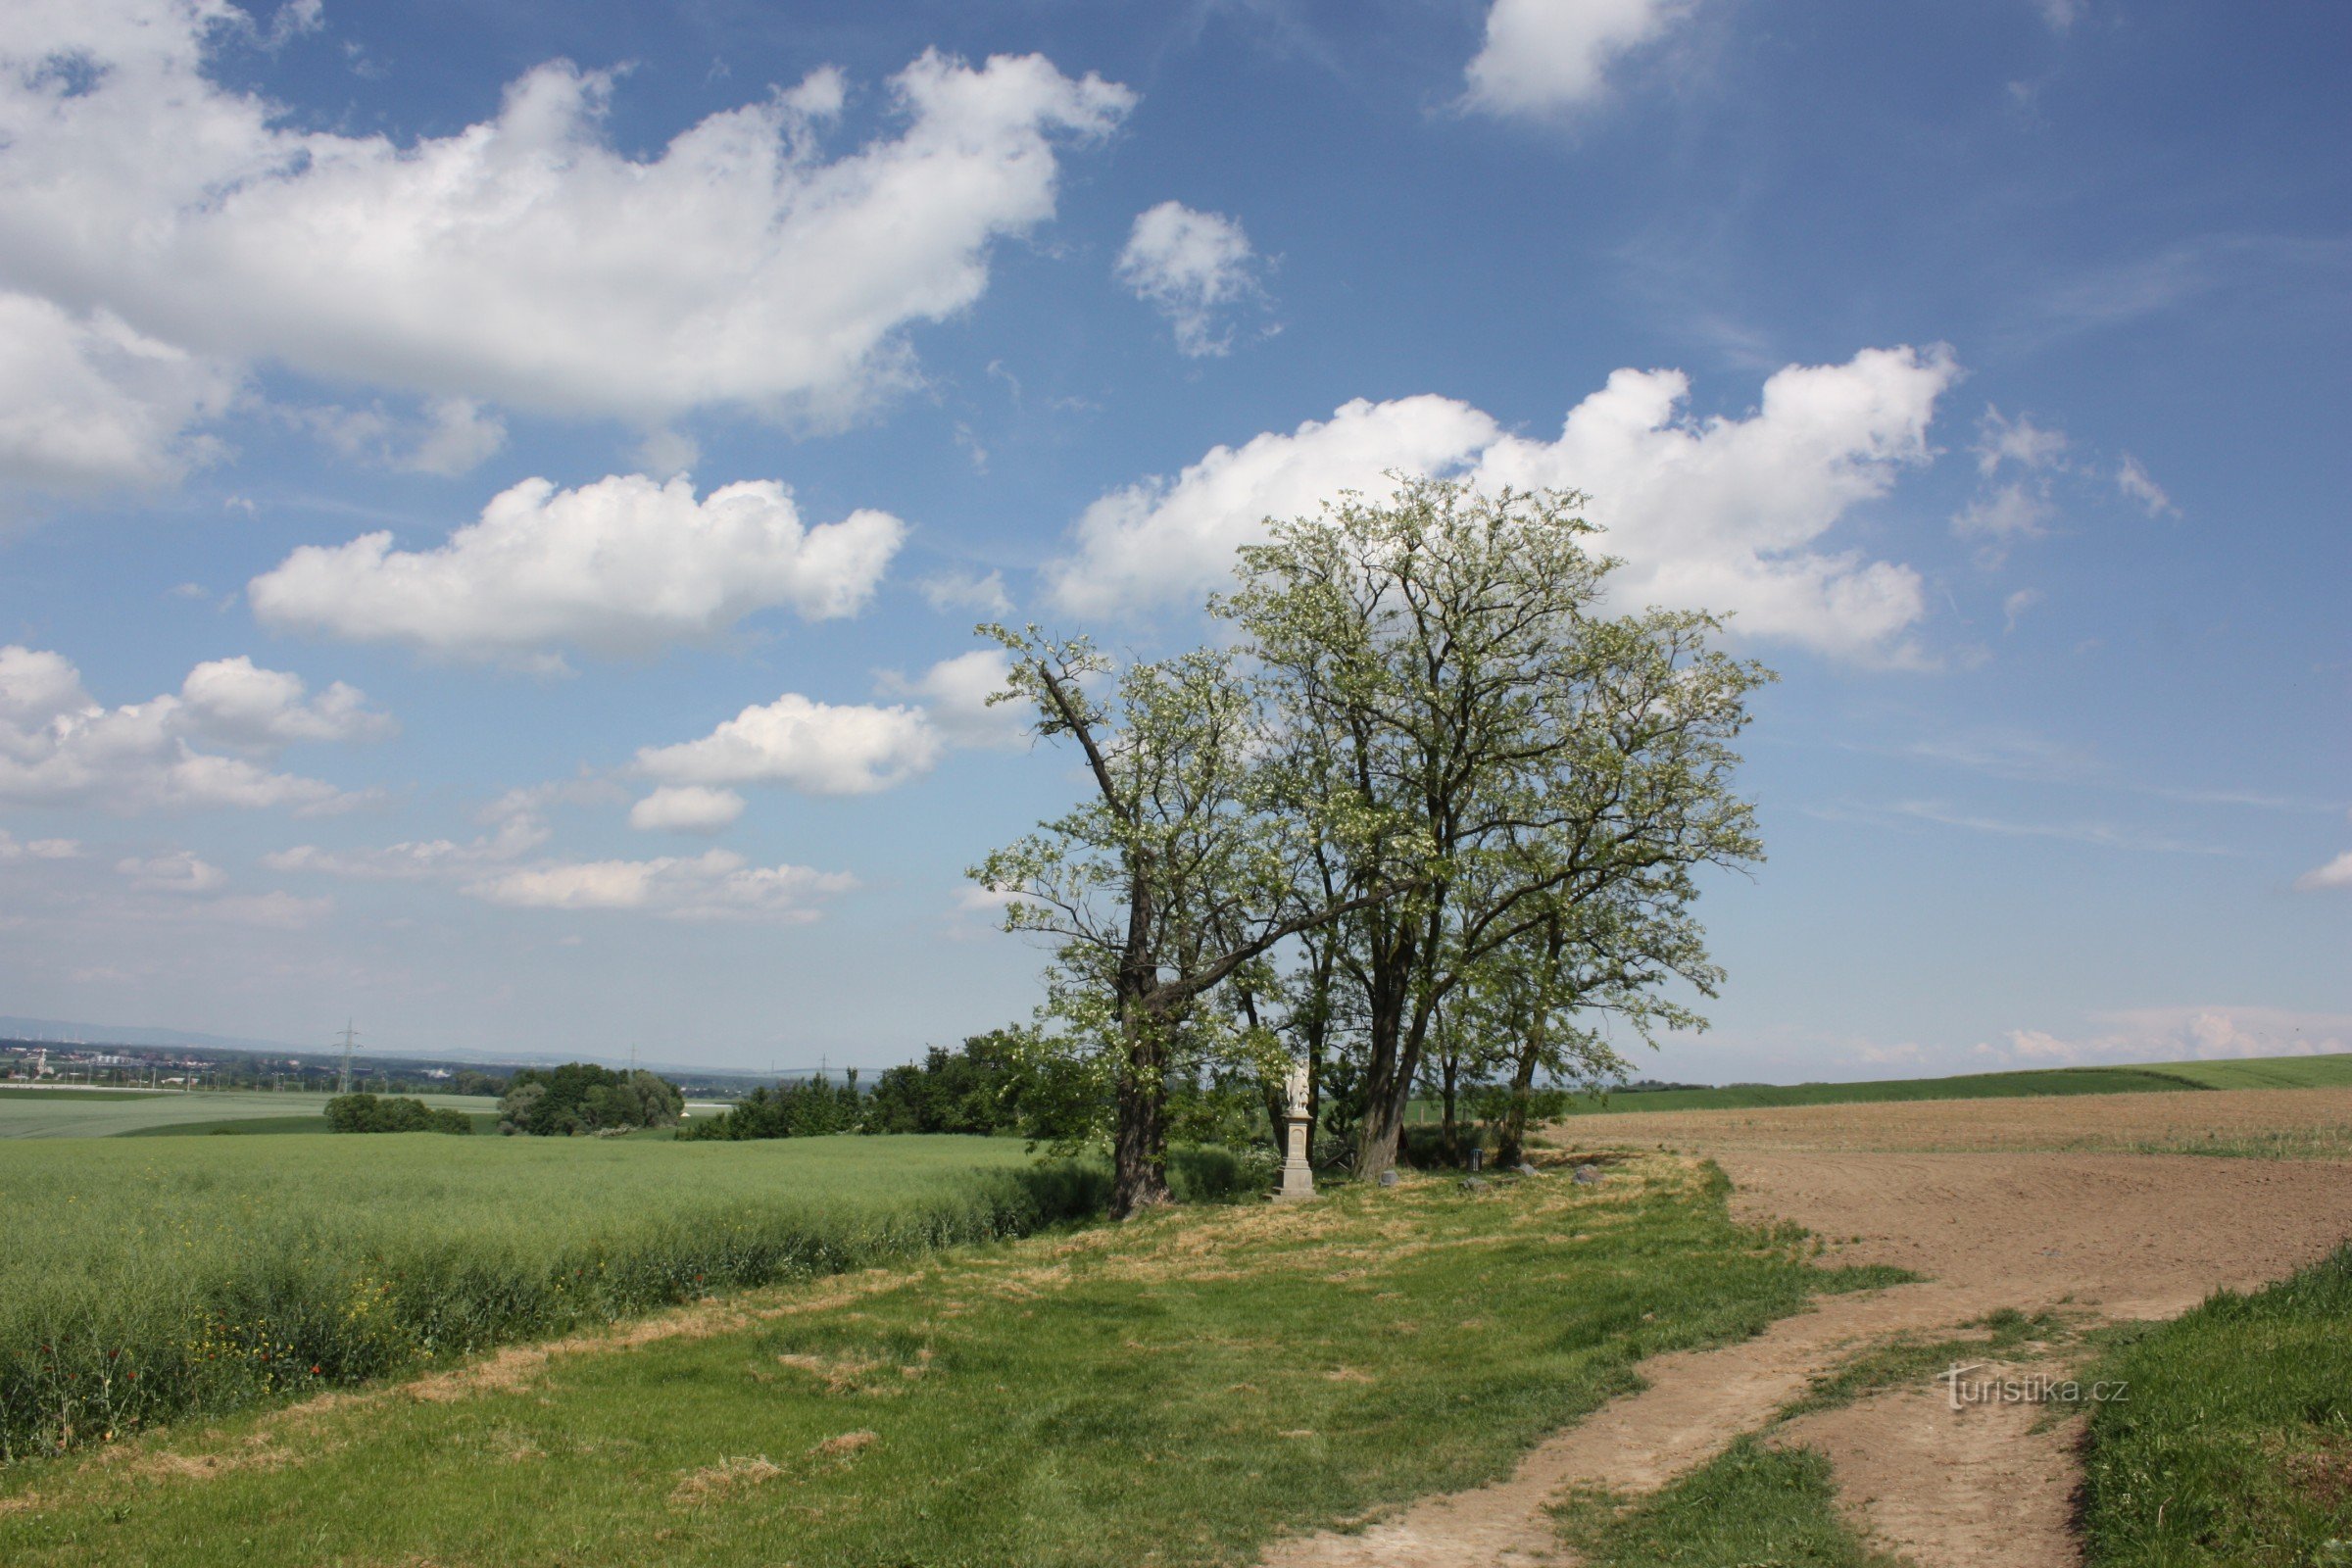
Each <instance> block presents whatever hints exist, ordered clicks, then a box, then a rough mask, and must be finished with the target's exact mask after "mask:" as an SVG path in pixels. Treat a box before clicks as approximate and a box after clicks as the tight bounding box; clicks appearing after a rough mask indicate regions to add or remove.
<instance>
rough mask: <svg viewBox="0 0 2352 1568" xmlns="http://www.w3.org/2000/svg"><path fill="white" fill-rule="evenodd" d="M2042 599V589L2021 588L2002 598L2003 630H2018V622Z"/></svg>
mask: <svg viewBox="0 0 2352 1568" xmlns="http://www.w3.org/2000/svg"><path fill="white" fill-rule="evenodd" d="M2041 599H2042V593H2041V590H2040V589H2038V588H2020V589H2019V590H2018V591H2017V592H2015V593H2013V594H2011V595H2010V596H2009V597H2008V598H2006V599H2004V600H2002V601H2001V630H2002V631H2003V632H2012V631H2015V630H2017V623H2018V622H2019V621H2020V620H2022V619H2024V618H2025V614H2026V612H2027V611H2029V610H2032V609H2033V608H2034V606H2035V605H2038V604H2040V603H2041Z"/></svg>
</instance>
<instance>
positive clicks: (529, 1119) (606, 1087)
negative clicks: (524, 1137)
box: [498, 1061, 686, 1138]
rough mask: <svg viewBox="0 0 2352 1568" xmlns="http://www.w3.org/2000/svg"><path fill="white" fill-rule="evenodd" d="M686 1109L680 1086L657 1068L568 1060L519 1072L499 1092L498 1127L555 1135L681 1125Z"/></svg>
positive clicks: (521, 1131) (507, 1131) (507, 1129)
mask: <svg viewBox="0 0 2352 1568" xmlns="http://www.w3.org/2000/svg"><path fill="white" fill-rule="evenodd" d="M685 1110H686V1097H685V1096H684V1095H683V1094H681V1093H679V1091H678V1086H677V1085H675V1084H673V1083H671V1082H669V1081H668V1080H667V1079H664V1078H662V1077H659V1076H657V1075H656V1074H654V1073H650V1072H646V1071H645V1070H643V1069H642V1068H640V1069H636V1070H633V1071H615V1070H614V1069H613V1068H611V1067H600V1066H598V1065H597V1064H596V1063H594V1062H590V1061H567V1062H565V1063H564V1065H563V1066H561V1067H525V1068H523V1069H521V1070H520V1071H518V1072H516V1073H515V1076H514V1077H513V1078H512V1079H511V1080H509V1082H508V1085H507V1092H506V1093H505V1094H504V1095H502V1096H500V1097H499V1102H498V1130H499V1131H500V1132H502V1133H529V1134H532V1135H534V1136H536V1137H541V1138H549V1137H567V1136H573V1135H578V1134H586V1133H617V1132H628V1131H632V1130H634V1129H636V1128H640V1127H675V1126H676V1125H677V1124H678V1121H679V1118H680V1117H681V1116H683V1115H684V1114H685Z"/></svg>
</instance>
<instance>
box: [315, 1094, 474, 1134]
mask: <svg viewBox="0 0 2352 1568" xmlns="http://www.w3.org/2000/svg"><path fill="white" fill-rule="evenodd" d="M326 1126H327V1130H328V1131H329V1132H338V1133H457V1134H460V1135H461V1136H466V1135H470V1134H471V1133H472V1132H473V1121H472V1118H470V1117H468V1116H467V1115H466V1113H465V1112H464V1111H462V1110H435V1109H433V1108H431V1107H429V1106H427V1105H426V1104H425V1103H424V1102H423V1101H421V1100H408V1099H393V1098H389V1097H387V1096H383V1095H365V1094H362V1095H337V1096H336V1097H335V1098H334V1099H332V1100H330V1101H328V1102H327V1103H326Z"/></svg>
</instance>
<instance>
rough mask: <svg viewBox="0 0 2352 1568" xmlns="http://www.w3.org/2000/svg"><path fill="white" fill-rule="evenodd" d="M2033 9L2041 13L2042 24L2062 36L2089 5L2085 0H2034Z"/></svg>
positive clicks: (2078, 20) (2076, 21) (2071, 29)
mask: <svg viewBox="0 0 2352 1568" xmlns="http://www.w3.org/2000/svg"><path fill="white" fill-rule="evenodd" d="M2089 9H2090V7H2089V6H2088V4H2086V3H2085V0H2034V10H2036V11H2038V12H2040V13H2041V20H2042V22H2043V24H2044V25H2047V26H2048V27H2049V29H2050V30H2051V31H2052V32H2055V33H2058V34H2059V35H2061V36H2064V35H2065V34H2066V33H2068V32H2071V31H2073V30H2074V25H2075V24H2076V23H2078V22H2080V21H2082V16H2083V13H2084V12H2086V11H2088V10H2089Z"/></svg>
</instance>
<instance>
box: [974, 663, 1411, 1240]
mask: <svg viewBox="0 0 2352 1568" xmlns="http://www.w3.org/2000/svg"><path fill="white" fill-rule="evenodd" d="M982 630H983V631H984V632H985V633H987V634H988V635H991V636H994V637H995V638H996V639H997V640H998V641H999V642H1001V643H1002V644H1003V645H1004V646H1005V650H1006V651H1007V652H1008V653H1009V654H1010V655H1011V665H1010V674H1009V676H1008V679H1007V682H1006V687H1005V691H1004V692H1002V693H1000V694H998V696H997V698H995V699H992V700H994V701H1020V702H1024V703H1026V704H1027V705H1028V706H1030V707H1031V708H1032V709H1033V710H1034V711H1035V713H1036V715H1037V717H1036V725H1035V728H1036V732H1037V733H1038V734H1039V735H1040V736H1042V737H1045V738H1047V739H1056V740H1058V739H1067V740H1069V741H1070V742H1072V743H1074V744H1075V745H1076V747H1077V749H1078V752H1079V755H1080V757H1081V758H1082V759H1083V760H1084V761H1085V765H1086V772H1087V776H1088V779H1089V782H1090V785H1091V789H1090V793H1089V796H1088V798H1087V800H1086V801H1085V802H1084V804H1082V805H1080V806H1079V807H1077V808H1076V809H1072V810H1070V811H1068V812H1066V813H1064V814H1063V815H1062V816H1059V817H1057V818H1055V819H1054V820H1053V821H1050V822H1047V823H1044V824H1043V825H1042V826H1041V827H1040V829H1039V830H1038V831H1036V832H1034V833H1031V834H1028V835H1026V836H1025V837H1023V838H1022V839H1020V840H1019V841H1018V842H1016V843H1014V844H1012V845H1010V846H1007V847H1006V848H1005V849H1002V850H999V851H997V852H996V853H995V854H993V855H991V856H989V858H987V859H986V860H984V861H983V862H982V863H981V864H979V865H977V866H975V867H973V868H972V870H971V872H970V875H971V876H972V877H973V878H974V879H975V880H977V881H978V882H980V883H981V884H982V885H983V886H985V887H987V888H990V889H993V890H995V891H998V892H1000V893H1004V894H1008V895H1010V896H1011V902H1010V903H1009V904H1008V905H1007V906H1006V913H1005V925H1006V928H1007V929H1008V930H1013V931H1029V932H1036V933H1040V934H1043V935H1045V936H1047V937H1049V938H1051V939H1052V940H1053V941H1054V945H1055V952H1054V966H1053V969H1052V971H1051V973H1050V976H1049V988H1048V989H1049V996H1050V1001H1049V1004H1048V1010H1049V1011H1050V1012H1051V1013H1053V1014H1054V1016H1055V1018H1056V1020H1057V1022H1058V1024H1059V1026H1060V1027H1059V1029H1058V1030H1057V1031H1055V1032H1054V1035H1052V1036H1051V1037H1049V1038H1051V1039H1052V1040H1054V1041H1056V1042H1058V1043H1060V1044H1061V1045H1062V1046H1063V1047H1065V1048H1067V1049H1070V1050H1073V1051H1075V1052H1077V1053H1079V1054H1083V1055H1084V1056H1085V1057H1086V1058H1087V1059H1089V1060H1090V1061H1091V1062H1093V1063H1095V1064H1097V1065H1098V1066H1099V1067H1100V1069H1101V1070H1102V1073H1103V1077H1104V1078H1105V1079H1106V1080H1107V1082H1106V1088H1107V1091H1108V1099H1109V1103H1110V1109H1111V1127H1110V1135H1111V1154H1112V1164H1113V1170H1114V1177H1113V1185H1112V1194H1111V1212H1112V1214H1113V1215H1114V1216H1116V1217H1120V1218H1124V1217H1126V1216H1127V1215H1129V1214H1132V1213H1134V1212H1135V1211H1136V1210H1137V1209H1139V1208H1142V1207H1145V1206H1148V1205H1151V1204H1154V1203H1160V1202H1164V1201H1167V1198H1168V1184H1167V1142H1168V1101H1169V1080H1170V1077H1171V1076H1172V1075H1173V1074H1174V1073H1177V1072H1179V1071H1184V1070H1188V1069H1189V1067H1190V1066H1191V1065H1192V1064H1193V1063H1194V1062H1197V1061H1198V1060H1199V1059H1200V1057H1201V1055H1202V1054H1205V1051H1206V1049H1207V1048H1208V1047H1210V1046H1212V1045H1215V1044H1224V1045H1227V1046H1240V1045H1244V1044H1246V1042H1242V1041H1237V1040H1235V1039H1234V1038H1233V1035H1232V1032H1231V1031H1230V1030H1228V1029H1226V1028H1225V1025H1226V1024H1227V1022H1228V1020H1229V1019H1230V1016H1231V1014H1230V1011H1229V1010H1228V1009H1225V1008H1222V1007H1212V1006H1208V1005H1204V1000H1205V998H1206V996H1207V994H1208V993H1209V992H1210V991H1211V990H1212V989H1214V988H1215V987H1216V986H1218V985H1219V984H1220V983H1222V982H1224V981H1225V980H1227V979H1228V978H1229V977H1231V976H1233V975H1234V974H1236V973H1237V972H1238V971H1241V970H1242V969H1244V967H1245V966H1247V965H1250V964H1251V963H1253V962H1254V961H1255V960H1257V959H1258V958H1260V957H1261V956H1263V955H1265V954H1266V953H1268V952H1269V951H1271V950H1272V949H1274V948H1275V947H1277V946H1278V945H1280V944H1281V943H1283V942H1284V941H1286V940H1287V939H1289V938H1291V937H1294V936H1296V935H1298V934H1299V933H1300V932H1303V931H1308V930H1311V929H1314V928H1316V927H1318V926H1321V925H1324V924H1327V923H1328V922H1330V921H1332V920H1335V919H1338V918H1341V917H1343V916H1345V915H1346V914H1348V913H1349V912H1351V911H1352V910H1354V909H1357V908H1361V907H1366V906H1368V905H1370V904H1372V903H1375V902H1377V901H1379V900H1380V899H1382V898H1386V897H1388V896H1389V895H1390V894H1391V893H1392V892H1393V891H1394V888H1393V886H1392V885H1391V883H1389V882H1388V881H1385V880H1383V879H1381V878H1379V877H1377V876H1373V877H1368V878H1364V879H1361V885H1360V886H1359V887H1358V888H1357V889H1356V890H1354V892H1353V893H1352V894H1351V895H1350V896H1349V897H1348V899H1344V900H1342V901H1339V902H1338V903H1336V904H1328V905H1326V904H1321V903H1315V902H1309V901H1302V900H1301V899H1300V898H1299V896H1298V892H1297V888H1296V884H1295V880H1294V879H1293V877H1292V876H1291V875H1290V868H1291V867H1292V866H1293V865H1294V864H1295V863H1296V862H1297V861H1298V859H1299V852H1298V846H1297V841H1298V839H1299V835H1300V834H1301V833H1303V832H1307V831H1311V826H1312V824H1311V822H1310V820H1309V819H1308V818H1306V817H1303V816H1300V815H1298V814H1296V813H1289V812H1283V811H1279V810H1274V809H1270V805H1271V801H1270V797H1269V796H1268V794H1267V783H1268V775H1267V770H1266V765H1265V759H1266V757H1267V755H1268V749H1267V745H1266V736H1265V733H1264V724H1263V718H1262V714H1261V711H1260V710H1259V707H1258V703H1257V700H1256V696H1255V693H1254V689H1253V688H1252V686H1251V685H1250V682H1248V681H1246V680H1243V679H1242V678H1240V676H1239V674H1238V673H1237V671H1236V669H1235V667H1234V659H1233V656H1232V655H1231V654H1230V653H1226V652H1220V651H1215V650H1199V651H1196V652H1192V653H1188V654H1183V655H1180V656H1178V657H1176V658H1173V659H1168V660H1162V661H1159V662H1148V663H1137V664H1132V665H1130V666H1128V667H1127V668H1126V669H1125V670H1124V671H1122V672H1120V673H1119V675H1118V676H1117V679H1116V680H1115V682H1113V681H1111V680H1110V679H1109V676H1110V674H1111V665H1110V662H1109V660H1108V659H1107V658H1105V657H1104V656H1103V654H1102V653H1101V652H1099V651H1098V650H1097V649H1095V648H1094V647H1093V646H1092V645H1091V644H1090V643H1089V642H1087V641H1086V640H1085V639H1084V638H1075V639H1060V638H1054V637H1050V636H1048V635H1046V634H1044V633H1042V632H1040V631H1038V630H1037V629H1036V628H1035V627H1031V628H1028V629H1027V630H1024V631H1012V630H1009V629H1007V628H1005V627H1001V626H989V627H984V628H982Z"/></svg>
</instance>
